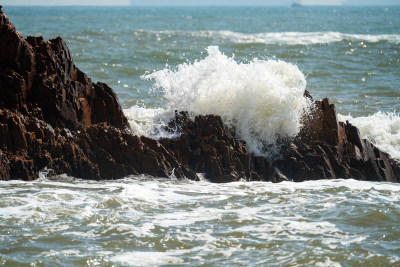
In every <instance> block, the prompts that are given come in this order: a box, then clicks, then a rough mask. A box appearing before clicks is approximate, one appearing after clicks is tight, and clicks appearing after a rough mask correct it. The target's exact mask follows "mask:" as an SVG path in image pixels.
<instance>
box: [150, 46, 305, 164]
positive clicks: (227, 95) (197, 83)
mask: <svg viewBox="0 0 400 267" xmlns="http://www.w3.org/2000/svg"><path fill="white" fill-rule="evenodd" d="M207 52H208V56H207V57H206V58H204V59H202V60H198V61H195V62H193V63H184V64H181V65H179V66H178V67H177V68H176V69H169V68H166V69H164V70H160V71H156V72H153V73H151V74H147V75H145V76H143V78H144V79H150V80H153V81H154V87H155V88H160V89H162V90H163V91H164V94H165V98H166V100H167V106H168V108H167V110H169V113H171V112H172V111H173V110H175V109H176V110H185V111H189V112H190V113H191V114H194V115H196V114H203V115H205V114H215V115H219V116H221V117H222V119H223V121H224V123H225V124H226V125H227V126H228V127H229V128H230V129H231V130H232V131H233V132H235V135H236V137H237V138H239V139H241V140H244V141H246V143H247V146H248V149H249V150H250V151H251V152H253V153H254V154H256V155H265V156H270V155H273V154H275V153H276V149H277V145H276V141H277V140H278V139H280V138H288V137H293V136H295V135H296V134H297V133H298V132H299V130H300V127H301V123H300V119H301V116H302V114H303V113H304V111H305V110H308V106H309V103H308V101H307V99H306V98H305V97H304V91H305V88H306V80H305V77H304V75H303V74H302V72H301V71H300V70H299V69H298V67H297V66H295V65H293V64H289V63H286V62H283V61H275V60H258V59H254V60H252V61H250V62H248V63H239V62H237V61H235V59H234V57H228V56H226V55H224V54H223V53H221V52H220V51H219V49H218V47H216V46H210V47H208V48H207Z"/></svg>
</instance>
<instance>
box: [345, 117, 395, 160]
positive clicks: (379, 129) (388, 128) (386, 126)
mask: <svg viewBox="0 0 400 267" xmlns="http://www.w3.org/2000/svg"><path fill="white" fill-rule="evenodd" d="M338 117H339V120H340V121H346V120H348V121H349V122H350V123H351V124H353V125H355V126H357V127H358V128H359V129H360V134H361V136H362V137H363V138H366V139H368V140H370V141H371V142H372V143H373V144H374V145H376V146H377V147H378V148H379V149H381V150H383V151H385V152H387V153H389V155H391V156H392V157H393V158H395V159H398V160H400V114H396V113H384V112H377V113H375V114H372V115H370V116H364V117H356V118H353V117H352V116H351V115H346V116H345V115H341V114H338Z"/></svg>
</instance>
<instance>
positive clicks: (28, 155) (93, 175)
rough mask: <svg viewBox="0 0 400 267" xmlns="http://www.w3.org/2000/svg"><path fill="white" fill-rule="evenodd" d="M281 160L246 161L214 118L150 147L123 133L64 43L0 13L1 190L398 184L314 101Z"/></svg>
mask: <svg viewBox="0 0 400 267" xmlns="http://www.w3.org/2000/svg"><path fill="white" fill-rule="evenodd" d="M314 105H315V107H314V109H313V111H312V113H311V114H308V115H307V116H305V117H304V125H305V126H304V127H303V129H302V131H301V132H300V134H299V136H298V137H296V138H295V139H294V140H290V141H285V142H283V141H282V147H281V153H280V155H281V156H280V157H279V158H277V159H274V160H270V159H267V158H264V157H260V156H259V157H256V156H254V155H251V154H250V153H249V152H248V151H247V148H246V144H244V143H243V142H241V141H240V140H237V139H235V137H234V136H233V135H232V133H231V132H230V131H229V129H228V128H227V127H226V126H225V125H224V124H223V122H222V120H221V118H220V117H218V116H213V115H207V116H196V117H194V118H193V119H191V117H190V116H189V114H188V113H187V112H176V114H175V118H174V119H173V120H172V121H171V122H170V123H169V125H168V129H174V130H176V129H178V131H179V132H180V135H179V137H177V138H173V139H165V138H164V139H161V140H153V139H150V138H146V137H143V136H142V137H139V136H135V135H134V134H132V133H131V132H130V129H129V126H128V123H127V119H126V118H125V116H124V114H123V112H122V109H121V106H120V104H119V102H118V99H117V97H116V95H115V93H114V92H113V90H112V89H111V88H110V87H108V86H107V85H106V84H103V83H94V82H92V81H91V79H90V78H88V77H87V76H86V74H84V73H83V72H82V71H80V70H79V69H78V68H77V67H76V66H75V64H74V62H73V59H72V56H71V52H70V51H69V49H68V47H67V46H66V44H65V42H64V41H63V40H62V38H60V37H58V38H56V39H53V40H50V41H48V42H46V41H45V40H44V39H43V38H42V37H28V38H27V39H24V38H23V37H22V36H20V34H19V33H18V32H17V31H16V30H15V28H14V26H13V25H12V23H10V22H9V20H8V18H7V17H6V16H5V14H4V13H3V11H1V8H0V180H10V179H22V180H33V179H36V178H37V177H38V174H39V172H40V171H42V170H46V171H47V172H48V174H49V175H58V174H63V173H65V174H68V175H71V176H74V177H78V178H84V179H118V178H122V177H126V176H128V175H137V174H148V175H152V176H156V177H177V178H188V179H193V180H198V179H200V177H202V176H204V177H205V178H207V179H208V180H210V181H211V182H231V181H238V180H240V179H244V180H247V181H273V182H280V181H284V180H293V181H303V180H309V179H334V178H350V177H351V178H356V179H362V180H377V181H392V182H399V181H400V167H399V165H398V163H397V162H396V161H394V160H393V159H390V157H389V156H388V155H387V154H386V153H383V152H382V151H380V150H379V149H377V148H376V147H374V146H373V145H372V144H371V143H370V142H369V141H367V140H364V139H362V138H361V137H360V134H359V131H358V129H357V128H356V127H354V126H352V125H351V124H349V123H348V122H346V123H342V122H338V121H337V117H336V111H335V107H334V106H333V105H331V104H329V102H328V100H327V99H324V100H322V101H314Z"/></svg>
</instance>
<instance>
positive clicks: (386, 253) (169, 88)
mask: <svg viewBox="0 0 400 267" xmlns="http://www.w3.org/2000/svg"><path fill="white" fill-rule="evenodd" d="M3 11H4V12H5V13H6V15H7V16H8V17H9V18H10V20H11V21H12V22H13V23H14V25H15V27H16V28H17V30H18V31H19V32H20V33H21V35H22V36H24V37H27V36H44V38H45V39H46V40H48V39H51V38H55V37H57V36H62V37H63V39H64V40H65V42H66V43H67V45H68V47H69V48H70V50H71V53H72V55H73V58H74V61H75V64H76V65H77V67H78V68H80V69H81V70H82V71H84V72H85V73H87V74H88V76H89V77H91V78H92V80H93V81H95V82H96V81H102V82H105V83H107V84H108V85H109V86H111V87H112V88H113V89H114V90H115V92H116V94H117V96H118V98H119V101H120V103H121V105H122V107H123V109H124V113H125V115H126V116H127V118H128V120H129V123H130V126H131V128H132V132H133V133H134V134H137V135H144V136H149V137H152V138H156V139H157V138H160V137H170V138H174V135H171V133H168V132H165V131H164V130H163V129H164V127H163V126H164V125H165V124H166V123H167V122H168V120H169V119H171V117H172V116H173V114H174V111H175V110H186V111H189V112H190V114H191V116H195V115H197V114H216V115H219V116H221V117H222V119H223V121H224V123H225V124H226V125H227V126H228V127H229V128H230V129H231V131H232V132H234V133H235V135H236V137H237V138H239V139H242V140H244V141H246V144H247V145H248V149H249V151H251V152H252V153H254V154H259V155H264V156H266V157H272V156H276V153H277V152H276V151H274V145H276V140H277V139H278V138H282V137H284V138H292V137H293V136H295V135H296V134H297V133H298V131H299V129H300V128H301V118H302V116H303V115H304V113H307V112H308V111H309V109H310V103H309V101H308V100H307V99H306V98H305V97H304V96H303V95H304V91H305V90H308V91H309V92H310V93H311V95H312V96H313V97H314V98H315V99H322V98H324V97H328V98H329V99H330V102H331V103H334V104H335V106H336V110H337V112H338V117H339V120H341V121H349V122H350V123H352V124H354V125H356V126H357V127H358V128H359V129H360V133H361V135H362V136H363V137H364V138H368V139H369V140H371V141H372V142H373V143H374V144H375V145H376V146H378V147H379V148H380V149H382V150H384V151H386V152H387V153H389V154H390V155H391V156H392V157H393V158H395V159H397V160H400V115H399V114H400V113H399V110H400V7H399V6H397V7H396V6H372V7H349V6H330V7H329V6H327V7H326V6H325V7H311V6H303V7H299V8H291V7H217V6H209V7H133V6H128V7H21V6H3ZM176 134H177V133H175V135H176ZM266 145H267V147H268V148H270V149H269V151H267V150H266V149H265V146H266ZM271 151H272V152H271ZM47 173H48V170H43V171H42V172H41V173H40V175H39V179H38V180H35V181H31V182H25V181H18V180H15V181H7V182H5V181H1V182H0V265H4V266H400V227H399V226H400V184H394V183H385V182H368V181H356V180H354V179H336V180H320V181H306V182H302V183H293V182H282V183H278V184H273V183H269V182H246V181H240V182H235V183H228V184H213V183H210V182H208V181H207V180H205V179H203V180H202V181H200V182H194V181H190V180H187V179H181V180H178V179H176V178H174V177H169V178H162V177H149V176H146V175H140V176H128V177H124V178H123V179H120V180H112V181H86V180H82V179H79V178H77V177H69V176H67V175H60V176H57V177H48V176H47Z"/></svg>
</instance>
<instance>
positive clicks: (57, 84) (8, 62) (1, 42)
mask: <svg viewBox="0 0 400 267" xmlns="http://www.w3.org/2000/svg"><path fill="white" fill-rule="evenodd" d="M0 108H7V109H10V110H18V111H24V112H31V113H33V115H35V116H37V117H39V118H41V117H43V119H44V120H45V121H46V122H48V123H50V124H51V125H52V127H67V128H69V129H79V128H82V127H85V126H89V125H93V124H97V123H105V124H107V125H113V126H115V127H117V128H120V129H124V128H127V120H126V118H125V116H124V115H123V113H122V109H121V106H120V104H119V102H118V99H117V97H116V95H115V93H114V92H113V90H112V89H111V88H110V87H108V86H107V85H106V84H104V83H93V82H92V81H91V79H90V78H88V77H87V76H86V74H84V73H83V72H82V71H80V70H79V69H78V68H77V67H76V66H75V64H74V61H73V59H72V56H71V52H70V51H69V49H68V47H67V45H66V44H65V42H64V41H63V40H62V38H61V37H58V38H55V39H52V40H50V41H48V42H45V41H44V39H43V38H42V37H28V38H27V39H26V40H25V39H24V38H23V37H22V36H21V35H20V34H19V33H18V32H17V31H16V30H15V28H14V25H13V24H12V23H10V22H9V20H8V18H7V17H6V16H5V14H4V13H3V11H1V10H0Z"/></svg>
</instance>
